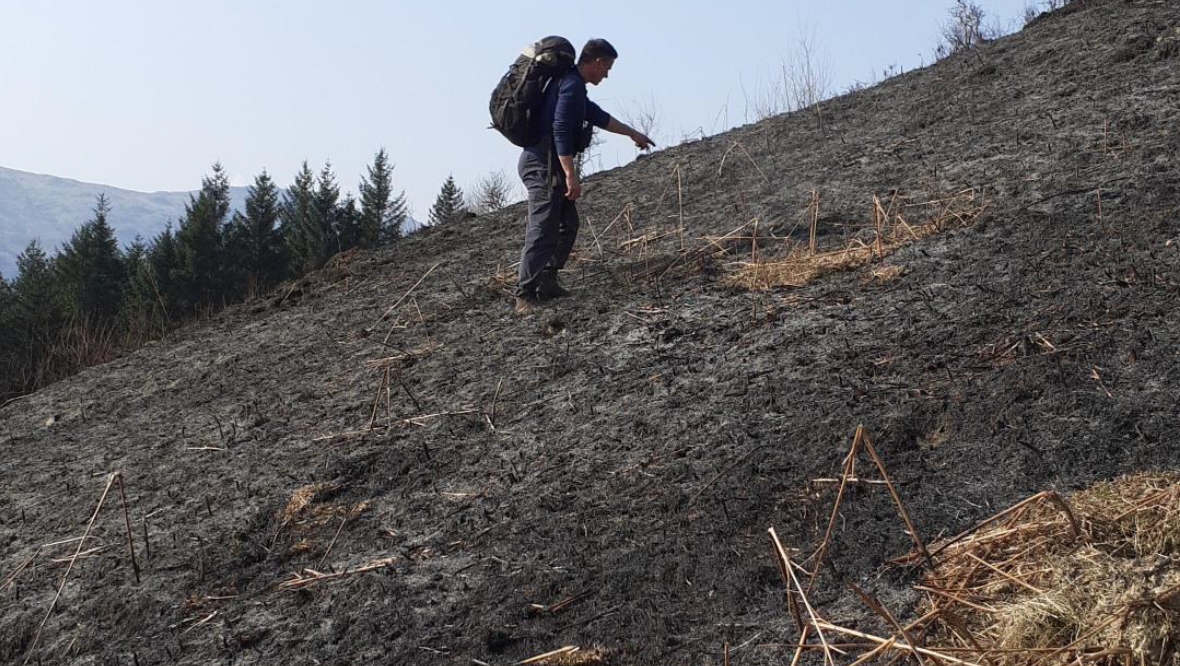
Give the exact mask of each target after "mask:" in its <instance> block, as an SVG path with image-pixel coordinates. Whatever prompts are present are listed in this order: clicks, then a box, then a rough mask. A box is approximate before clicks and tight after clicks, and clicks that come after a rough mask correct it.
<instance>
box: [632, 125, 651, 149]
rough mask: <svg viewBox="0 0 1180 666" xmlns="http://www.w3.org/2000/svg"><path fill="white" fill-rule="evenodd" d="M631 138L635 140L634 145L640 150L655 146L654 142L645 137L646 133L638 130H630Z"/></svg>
mask: <svg viewBox="0 0 1180 666" xmlns="http://www.w3.org/2000/svg"><path fill="white" fill-rule="evenodd" d="M631 140H632V141H634V142H635V147H636V148H638V149H640V150H650V149H652V148H655V147H656V142H655V141H652V140H651V139H649V138H647V135H646V134H644V133H643V132H640V131H639V130H632V131H631Z"/></svg>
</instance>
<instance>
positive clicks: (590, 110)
mask: <svg viewBox="0 0 1180 666" xmlns="http://www.w3.org/2000/svg"><path fill="white" fill-rule="evenodd" d="M586 122H588V123H590V124H591V125H593V126H595V127H597V128H599V129H606V126H607V125H609V124H610V114H609V113H607V112H606V111H603V110H602V107H600V106H598V105H597V104H595V103H594V102H591V101H590V100H586Z"/></svg>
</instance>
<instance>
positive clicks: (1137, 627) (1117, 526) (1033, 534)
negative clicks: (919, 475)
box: [770, 428, 1180, 666]
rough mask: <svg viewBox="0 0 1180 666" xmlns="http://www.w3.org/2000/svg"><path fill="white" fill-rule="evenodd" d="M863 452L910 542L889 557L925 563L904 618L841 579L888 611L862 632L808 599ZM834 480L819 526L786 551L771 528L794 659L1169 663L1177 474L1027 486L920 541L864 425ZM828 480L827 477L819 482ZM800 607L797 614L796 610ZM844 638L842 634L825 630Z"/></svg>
mask: <svg viewBox="0 0 1180 666" xmlns="http://www.w3.org/2000/svg"><path fill="white" fill-rule="evenodd" d="M861 451H865V452H867V453H868V454H869V455H870V456H871V457H872V460H873V463H874V465H876V467H877V469H878V471H879V472H880V474H881V478H882V481H881V483H883V484H885V485H886V487H888V488H889V489H890V491H891V493H893V499H894V501H895V502H896V504H897V506H898V509H899V512H900V514H901V516H902V518H903V519H904V520H905V524H906V528H907V532H908V533H909V534H910V535H911V537H913V539H914V543H915V548H914V551H913V552H912V553H911V554H910V555H908V556H906V557H904V558H901V559H899V560H896V561H895V562H894V563H895V564H898V563H904V564H916V563H919V562H921V563H922V564H925V565H926V567H927V568H926V573H925V575H924V576H923V578H922V579H921V581H920V582H919V584H917V585H916V586H915V589H916V590H917V591H919V592H920V593H921V594H922V601H921V603H920V605H919V607H918V609H917V615H918V616H919V617H918V619H917V620H915V621H913V622H911V623H909V624H907V625H903V624H902V623H900V622H899V621H898V619H897V616H896V615H895V614H894V613H892V612H891V611H890V610H889V609H888V608H886V607H885V606H884V605H883V604H882V603H881V602H880V601H879V600H877V599H875V598H874V597H873V596H872V595H871V594H868V593H866V592H864V591H862V590H861V589H860V588H858V587H857V586H856V585H854V584H851V583H847V584H848V586H849V588H850V589H851V590H852V591H854V592H855V593H856V594H857V595H858V596H860V598H861V599H862V600H863V601H864V603H865V604H866V605H867V606H868V607H869V608H870V609H871V610H872V611H873V612H874V614H876V615H878V616H879V617H880V618H881V619H882V620H884V621H885V623H886V625H887V626H888V631H887V632H886V633H885V634H884V635H873V634H871V633H867V632H865V631H861V630H858V629H852V628H849V627H844V626H840V625H838V624H835V623H832V622H829V621H828V620H826V619H824V618H823V617H822V616H820V615H819V614H818V613H817V612H816V610H815V608H814V607H813V605H812V604H811V603H810V602H809V600H808V595H809V594H811V592H812V590H813V589H814V588H815V583H816V581H817V579H818V578H819V577H820V575H821V574H822V571H823V564H824V561H825V560H826V556H827V553H828V550H827V549H828V546H829V544H830V539H831V536H832V526H833V525H834V524H835V522H836V520H837V518H838V516H839V512H840V510H841V504H842V502H841V501H842V499H844V496H845V492H844V491H845V489H846V487H847V486H848V485H849V484H851V483H853V482H854V481H855V482H858V483H875V481H873V480H866V479H863V478H860V477H859V476H858V475H857V474H856V469H855V463H856V459H857V457H858V455H859V454H860V452H861ZM821 481H825V482H831V483H838V485H839V489H838V491H837V493H836V499H835V503H834V505H833V508H832V515H831V522H830V523H829V527H828V532H827V533H826V534H825V536H824V538H823V541H822V542H821V544H820V546H819V547H818V548H817V550H816V552H815V553H814V554H812V556H811V557H810V558H809V559H811V560H813V561H814V562H815V568H814V569H813V570H807V569H804V568H803V567H802V566H800V565H799V564H798V563H796V562H795V561H794V560H793V559H792V557H791V555H790V554H789V553H788V551H787V550H786V549H785V548H783V546H782V544H781V543H780V542H779V539H778V536H777V535H776V534H775V532H774V530H773V529H771V530H770V536H771V539H772V541H773V544H774V546H775V551H776V556H777V559H778V563H779V566H780V567H781V569H782V573H783V578H784V580H785V581H786V584H787V587H788V591H789V594H788V606H789V609H790V610H791V614H792V616H793V618H794V620H795V623H796V625H797V626H798V628H799V631H800V640H799V643H798V644H797V649H796V653H795V659H794V660H793V662H792V664H795V663H798V662H799V660H800V657H801V656H802V654H803V653H804V652H822V653H823V656H824V662H825V664H829V665H830V666H835V664H836V663H837V659H838V658H839V657H840V656H843V657H847V658H848V659H849V662H848V663H852V664H863V663H878V662H880V663H886V661H881V660H890V659H892V661H887V663H890V664H894V663H897V661H899V660H901V659H911V660H913V661H914V662H915V663H917V664H919V665H920V666H925V665H926V664H961V665H964V666H1066V665H1070V666H1072V665H1075V664H1077V665H1080V664H1086V665H1090V664H1093V665H1096V666H1136V665H1145V664H1153V665H1156V664H1158V665H1163V666H1169V665H1178V664H1180V474H1138V475H1134V476H1127V477H1122V478H1119V479H1116V480H1114V481H1109V482H1104V483H1099V484H1097V485H1095V486H1093V487H1091V488H1089V489H1087V490H1085V491H1082V492H1079V493H1076V494H1075V495H1073V496H1072V497H1070V498H1069V500H1068V501H1067V500H1066V499H1065V498H1063V497H1061V496H1060V495H1058V494H1057V493H1056V492H1052V491H1047V492H1042V493H1039V494H1037V495H1034V496H1032V497H1030V498H1028V499H1026V500H1024V501H1022V502H1020V503H1018V504H1016V505H1014V506H1012V507H1011V508H1008V509H1006V510H1004V511H1002V512H1000V513H998V514H996V515H994V516H992V517H990V518H988V519H987V520H984V521H983V522H981V523H979V524H977V525H975V526H974V527H972V528H971V529H969V530H967V531H965V532H963V533H962V534H959V535H957V536H955V537H952V538H950V539H945V540H943V541H941V542H938V543H935V544H932V545H931V546H929V547H926V546H923V542H922V540H921V539H920V538H919V537H918V536H917V534H916V532H915V531H914V526H913V523H912V522H911V521H910V520H909V518H908V515H907V513H906V511H905V508H904V506H903V505H902V502H901V498H900V496H899V495H898V494H897V493H896V491H895V490H894V488H893V486H892V485H891V484H890V482H889V475H888V474H887V472H886V471H885V467H884V463H883V462H882V461H881V459H880V457H879V456H878V455H877V454H876V451H875V450H874V449H873V446H872V443H871V441H870V440H869V437H868V434H867V433H866V432H865V431H864V429H863V428H857V432H856V437H855V438H854V440H853V444H852V448H851V449H850V451H849V454H848V456H847V458H846V459H845V464H844V471H843V473H842V475H841V477H840V479H839V480H838V481H837V480H832V479H824V480H821ZM828 485H830V484H828ZM803 609H805V610H806V614H804V613H803ZM837 637H839V639H840V640H843V641H846V642H843V643H840V644H839V648H837V647H836V644H835V643H834V642H833V639H835V638H837Z"/></svg>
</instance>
